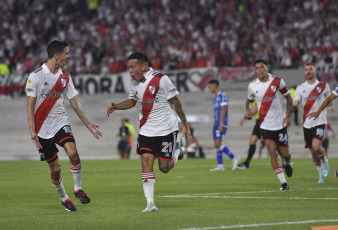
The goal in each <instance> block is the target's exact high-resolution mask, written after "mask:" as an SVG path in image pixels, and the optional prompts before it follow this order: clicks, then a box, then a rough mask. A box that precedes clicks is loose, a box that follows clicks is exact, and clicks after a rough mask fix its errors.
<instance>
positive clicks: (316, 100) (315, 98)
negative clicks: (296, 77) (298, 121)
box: [294, 80, 330, 129]
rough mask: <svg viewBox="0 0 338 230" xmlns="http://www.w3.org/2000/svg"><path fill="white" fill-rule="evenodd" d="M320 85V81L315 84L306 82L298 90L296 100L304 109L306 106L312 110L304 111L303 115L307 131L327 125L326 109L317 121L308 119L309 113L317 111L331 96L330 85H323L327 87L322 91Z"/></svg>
mask: <svg viewBox="0 0 338 230" xmlns="http://www.w3.org/2000/svg"><path fill="white" fill-rule="evenodd" d="M318 83H319V81H318V80H316V82H315V83H314V84H309V83H308V82H307V81H305V82H304V83H303V84H301V85H299V86H298V87H297V89H296V94H295V98H294V100H295V101H301V103H302V105H303V107H305V105H306V106H310V109H307V110H306V109H304V113H303V126H304V128H307V129H310V128H312V127H315V126H318V125H323V124H326V123H327V119H326V109H325V110H324V111H323V112H321V113H320V114H319V116H318V118H317V119H316V120H314V119H313V118H307V117H306V115H307V113H310V112H315V111H317V110H318V109H319V107H320V105H321V104H322V102H323V101H324V100H325V98H326V97H327V96H328V95H329V94H330V87H329V85H328V84H324V83H322V84H323V86H324V87H325V88H324V89H322V88H321V87H320V86H319V85H318ZM304 119H305V120H304Z"/></svg>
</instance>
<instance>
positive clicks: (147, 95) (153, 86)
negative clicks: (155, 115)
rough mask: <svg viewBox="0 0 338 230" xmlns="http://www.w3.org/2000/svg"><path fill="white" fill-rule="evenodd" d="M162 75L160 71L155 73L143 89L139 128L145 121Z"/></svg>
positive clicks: (151, 107)
mask: <svg viewBox="0 0 338 230" xmlns="http://www.w3.org/2000/svg"><path fill="white" fill-rule="evenodd" d="M163 76H164V74H162V73H158V74H156V75H155V76H154V77H153V79H151V80H150V82H149V83H148V85H147V87H146V89H145V90H144V94H143V98H142V119H141V120H140V128H141V127H142V126H143V125H144V124H145V123H146V122H147V120H148V117H149V115H150V112H151V110H152V109H153V105H154V99H155V96H156V94H157V92H158V90H159V88H160V80H161V78H162V77H163Z"/></svg>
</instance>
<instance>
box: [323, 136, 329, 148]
mask: <svg viewBox="0 0 338 230" xmlns="http://www.w3.org/2000/svg"><path fill="white" fill-rule="evenodd" d="M322 147H323V148H324V149H328V148H329V138H324V140H323V142H322Z"/></svg>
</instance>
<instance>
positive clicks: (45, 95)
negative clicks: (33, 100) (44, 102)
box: [41, 92, 61, 98]
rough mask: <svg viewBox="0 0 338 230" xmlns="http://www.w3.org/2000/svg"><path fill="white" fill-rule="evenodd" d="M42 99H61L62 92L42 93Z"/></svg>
mask: <svg viewBox="0 0 338 230" xmlns="http://www.w3.org/2000/svg"><path fill="white" fill-rule="evenodd" d="M41 97H42V98H54V97H55V98H60V97H61V92H50V93H42V94H41Z"/></svg>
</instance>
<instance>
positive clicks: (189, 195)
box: [160, 188, 338, 197]
mask: <svg viewBox="0 0 338 230" xmlns="http://www.w3.org/2000/svg"><path fill="white" fill-rule="evenodd" d="M322 190H338V188H310V189H295V190H289V191H287V192H288V193H289V192H302V191H322ZM255 193H281V191H279V190H271V191H267V190H265V191H264V190H263V191H244V192H223V193H195V194H181V195H166V196H160V197H200V196H217V195H223V194H255Z"/></svg>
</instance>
